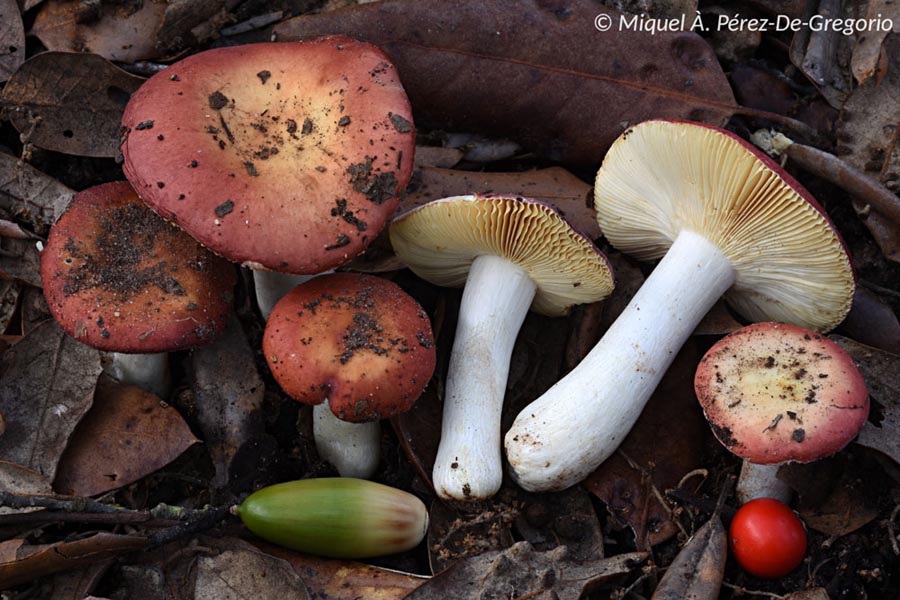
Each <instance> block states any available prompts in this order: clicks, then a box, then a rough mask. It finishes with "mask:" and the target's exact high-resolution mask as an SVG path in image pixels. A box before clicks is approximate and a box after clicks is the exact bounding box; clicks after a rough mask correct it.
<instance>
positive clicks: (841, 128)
mask: <svg viewBox="0 0 900 600" xmlns="http://www.w3.org/2000/svg"><path fill="white" fill-rule="evenodd" d="M884 48H885V51H886V52H887V56H888V57H889V61H890V64H889V66H888V73H887V76H886V77H885V78H884V79H882V80H881V81H877V78H874V77H873V78H870V79H868V80H867V81H866V82H865V83H864V84H862V85H860V86H859V87H858V88H857V89H856V90H854V91H853V94H852V95H851V96H850V97H849V98H848V99H847V102H846V103H845V104H844V108H843V110H842V111H841V117H840V119H839V120H838V122H837V123H836V125H835V129H836V132H837V139H838V147H837V149H836V152H837V153H838V155H840V156H841V158H843V159H844V160H846V161H847V162H849V163H850V164H851V165H853V166H854V167H856V168H858V169H860V170H861V171H863V172H864V173H866V174H868V175H869V176H871V177H873V178H875V179H877V180H878V181H880V182H881V183H882V184H883V185H884V186H885V187H887V188H888V189H889V190H890V191H892V192H894V193H895V194H897V193H900V143H898V141H900V34H896V33H895V34H892V35H890V36H888V38H887V39H886V40H885V42H884ZM854 208H855V209H856V211H857V213H858V214H860V216H861V217H862V218H863V222H864V223H865V224H866V227H868V229H869V231H871V232H872V235H873V237H874V238H875V241H876V242H878V245H879V247H880V248H881V250H882V252H883V253H884V255H885V256H886V257H887V258H889V259H890V260H893V261H895V262H900V224H898V223H895V222H892V221H890V220H889V219H886V218H884V217H882V216H881V215H879V214H878V213H876V212H874V211H870V210H869V209H868V207H867V206H866V205H865V204H864V203H863V202H860V201H855V202H854Z"/></svg>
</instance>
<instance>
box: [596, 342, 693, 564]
mask: <svg viewBox="0 0 900 600" xmlns="http://www.w3.org/2000/svg"><path fill="white" fill-rule="evenodd" d="M702 355H703V351H702V348H701V347H700V344H699V343H697V342H696V339H695V338H692V339H690V340H688V342H687V343H686V344H685V345H684V347H683V348H682V349H681V351H680V352H679V353H678V356H677V357H676V358H675V361H674V362H673V363H672V366H671V367H669V370H668V371H667V372H666V374H665V376H663V379H662V381H661V382H660V384H659V386H658V387H657V389H656V391H655V392H654V393H653V395H652V396H651V397H650V400H649V402H648V403H647V407H646V408H645V409H644V411H643V412H642V413H641V416H640V418H638V421H637V423H636V424H635V426H634V428H633V429H632V430H631V432H630V433H629V434H628V436H627V437H626V438H625V441H624V442H622V446H621V447H620V449H619V450H620V451H619V452H616V453H615V454H613V455H612V456H611V457H610V458H609V459H607V461H606V462H604V463H603V464H602V465H600V467H599V468H598V469H597V470H596V471H594V472H593V473H591V475H590V476H588V478H587V479H586V480H585V481H584V484H583V485H585V487H587V489H588V490H589V491H590V492H591V493H593V494H594V495H596V496H597V497H598V498H600V499H601V500H603V502H604V503H606V506H607V508H608V509H609V511H610V512H611V513H612V515H613V516H614V517H615V518H616V519H618V520H619V521H620V522H622V523H625V524H628V525H629V526H630V527H631V528H632V530H633V531H634V532H635V540H636V544H637V547H638V548H639V549H649V547H650V546H652V545H655V544H658V543H660V542H664V541H665V540H667V539H669V538H670V537H671V536H673V535H674V534H675V533H676V532H677V528H676V527H675V524H674V523H673V522H672V520H671V519H670V517H669V513H668V511H667V510H666V509H665V508H664V507H663V506H662V505H661V504H660V501H659V499H658V498H657V497H656V495H655V494H654V493H653V492H652V490H651V489H650V487H649V482H648V481H647V479H646V478H645V477H644V474H643V472H642V471H646V472H647V473H649V474H650V480H651V481H652V484H653V485H655V486H656V488H657V491H659V492H660V494H664V493H665V490H666V489H667V488H674V487H675V486H676V485H677V484H678V482H679V480H680V479H681V478H682V477H683V476H684V475H685V473H688V472H689V471H691V470H693V469H695V468H697V467H699V466H700V464H701V458H702V452H703V445H704V439H706V436H708V435H709V427H708V426H707V424H706V419H704V418H703V412H702V411H701V410H700V405H699V404H698V403H697V399H696V397H695V395H694V371H695V370H696V368H697V364H698V363H699V362H700V358H701V356H702ZM659 440H666V443H665V444H660V443H659Z"/></svg>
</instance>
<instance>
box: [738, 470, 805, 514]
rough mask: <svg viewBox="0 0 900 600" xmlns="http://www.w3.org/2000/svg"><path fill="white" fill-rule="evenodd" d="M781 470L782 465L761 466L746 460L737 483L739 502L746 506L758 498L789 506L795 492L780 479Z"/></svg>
mask: <svg viewBox="0 0 900 600" xmlns="http://www.w3.org/2000/svg"><path fill="white" fill-rule="evenodd" d="M780 468H781V465H759V464H756V463H752V462H748V461H746V460H745V461H744V464H743V465H741V475H740V477H738V482H737V499H738V502H739V503H740V504H746V503H748V502H750V501H751V500H754V499H756V498H774V499H775V500H780V501H781V502H784V503H785V504H788V503H789V502H790V501H791V497H792V496H793V495H794V492H793V490H792V489H791V487H790V486H789V485H788V484H786V483H785V482H783V481H782V480H780V479H778V469H780Z"/></svg>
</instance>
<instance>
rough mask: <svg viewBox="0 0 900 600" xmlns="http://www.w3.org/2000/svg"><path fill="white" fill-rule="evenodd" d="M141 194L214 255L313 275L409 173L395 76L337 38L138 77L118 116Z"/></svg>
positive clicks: (369, 221)
mask: <svg viewBox="0 0 900 600" xmlns="http://www.w3.org/2000/svg"><path fill="white" fill-rule="evenodd" d="M122 124H123V126H124V128H125V138H124V141H123V143H122V154H123V157H124V164H123V169H124V171H125V175H126V177H127V178H128V180H129V181H131V183H132V184H133V185H134V187H135V190H136V191H137V193H138V195H139V196H140V197H141V198H142V199H143V200H144V201H145V202H146V203H147V204H148V205H149V206H150V207H151V208H152V209H153V210H155V211H156V212H158V213H159V214H160V215H162V216H163V217H165V218H166V219H168V220H170V221H173V222H176V223H178V225H179V226H181V227H182V228H183V229H184V230H185V231H187V232H188V233H189V234H190V235H192V236H193V237H194V238H196V239H197V240H198V241H199V242H200V243H202V244H203V245H204V246H206V247H207V248H210V249H211V250H213V251H214V252H216V253H217V254H220V255H222V256H224V257H225V258H228V259H229V260H231V261H233V262H237V263H240V264H242V265H244V266H248V267H251V268H263V269H269V270H274V271H280V272H284V273H294V274H314V273H321V272H323V271H326V270H328V269H331V268H333V267H336V266H339V265H341V264H343V263H345V262H347V261H348V260H350V259H351V258H353V257H354V256H356V255H358V254H359V253H360V252H362V251H363V250H364V249H365V248H366V246H367V245H368V244H369V243H370V242H371V241H372V240H373V239H375V237H376V236H377V235H378V232H379V231H380V230H381V229H382V228H383V227H384V225H385V224H386V223H387V221H388V219H390V217H391V216H392V215H393V213H394V210H395V209H396V207H397V205H398V203H399V199H398V193H399V192H401V191H402V190H403V189H404V188H405V187H406V184H407V182H408V181H409V177H410V175H411V173H412V165H413V153H414V151H415V131H414V127H413V123H412V112H411V108H410V104H409V100H408V99H407V97H406V93H405V92H404V90H403V87H402V86H401V84H400V80H399V78H398V76H397V71H396V69H395V68H394V66H393V65H392V64H391V62H390V61H389V60H388V58H387V57H386V56H385V55H384V53H382V52H381V51H380V50H378V49H377V48H375V47H374V46H371V45H369V44H364V43H361V42H358V41H355V40H352V39H350V38H347V37H343V36H333V37H326V38H319V39H314V40H307V41H303V42H292V43H262V44H248V45H243V46H233V47H227V48H216V49H213V50H207V51H205V52H200V53H197V54H194V55H192V56H189V57H188V58H185V59H184V60H181V61H179V62H177V63H175V64H173V65H172V66H170V67H168V68H167V69H166V70H165V71H164V72H160V73H158V74H156V75H154V76H153V77H151V78H150V79H148V80H147V81H146V82H145V83H144V84H143V85H142V86H141V88H140V89H139V90H138V91H137V92H136V93H135V94H134V95H133V96H132V97H131V100H130V101H129V103H128V105H127V107H126V109H125V113H124V116H123V119H122Z"/></svg>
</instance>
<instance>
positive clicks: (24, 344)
mask: <svg viewBox="0 0 900 600" xmlns="http://www.w3.org/2000/svg"><path fill="white" fill-rule="evenodd" d="M101 370H102V367H101V366H100V352H98V351H97V350H94V349H93V348H89V347H88V346H85V345H84V344H81V343H79V342H77V341H75V340H74V339H73V338H71V337H69V336H68V335H66V334H65V333H63V331H62V329H60V328H59V326H58V325H57V324H56V323H55V322H50V323H46V324H45V325H42V326H40V327H38V328H37V329H35V330H34V331H32V332H31V333H29V334H28V335H26V336H25V337H24V338H22V340H21V341H20V342H18V343H17V344H15V345H14V346H12V347H10V348H8V349H7V350H6V351H5V352H4V353H3V354H2V356H0V413H3V414H4V415H5V416H6V420H7V429H6V433H4V434H3V435H2V436H0V460H5V461H8V462H13V463H16V464H19V465H22V466H25V467H28V468H30V469H33V470H35V471H37V472H38V473H40V474H41V475H43V476H45V477H47V478H48V479H52V478H53V477H54V476H55V475H56V467H57V463H58V462H59V457H60V456H61V455H62V453H63V450H65V447H66V444H67V443H68V441H69V436H70V435H71V434H72V431H73V430H74V429H75V426H76V425H77V424H78V422H79V421H80V420H81V418H82V417H83V416H84V415H85V413H87V411H88V409H90V407H91V402H92V398H93V396H94V386H95V385H96V383H97V376H98V375H100V371H101Z"/></svg>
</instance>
